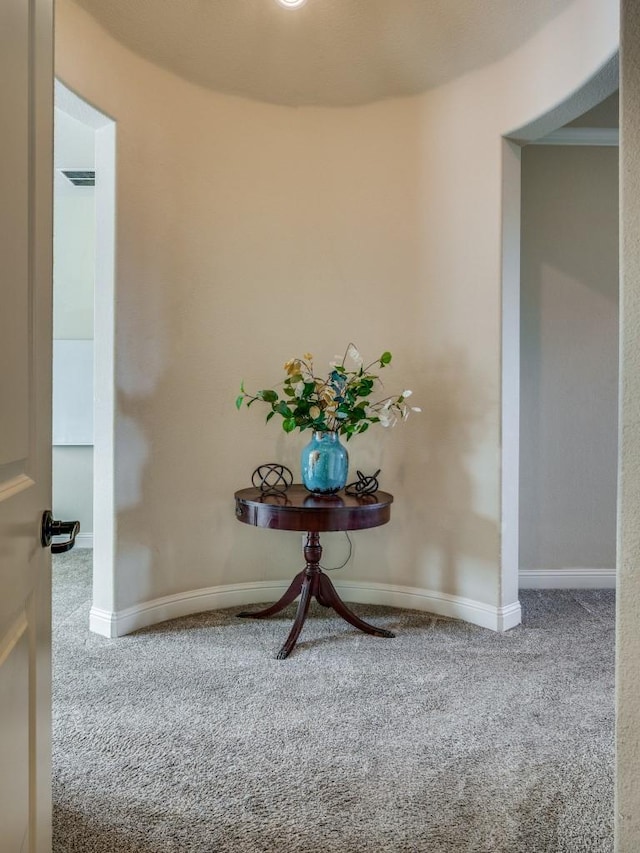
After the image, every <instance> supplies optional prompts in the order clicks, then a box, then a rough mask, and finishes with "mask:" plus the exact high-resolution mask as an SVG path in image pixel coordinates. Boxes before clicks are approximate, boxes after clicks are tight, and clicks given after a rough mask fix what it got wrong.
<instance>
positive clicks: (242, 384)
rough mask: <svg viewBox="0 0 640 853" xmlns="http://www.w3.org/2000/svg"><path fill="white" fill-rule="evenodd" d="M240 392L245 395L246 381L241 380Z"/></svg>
mask: <svg viewBox="0 0 640 853" xmlns="http://www.w3.org/2000/svg"><path fill="white" fill-rule="evenodd" d="M240 390H241V391H242V393H243V394H244V379H241V380H240Z"/></svg>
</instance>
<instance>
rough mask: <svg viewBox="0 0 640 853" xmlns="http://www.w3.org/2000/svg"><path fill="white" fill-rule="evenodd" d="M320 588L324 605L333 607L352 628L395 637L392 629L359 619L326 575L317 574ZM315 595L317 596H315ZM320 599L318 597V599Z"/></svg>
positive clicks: (378, 635)
mask: <svg viewBox="0 0 640 853" xmlns="http://www.w3.org/2000/svg"><path fill="white" fill-rule="evenodd" d="M319 583H320V589H319V590H318V591H319V593H320V596H321V598H322V599H323V601H326V602H327V604H325V607H333V609H334V610H335V611H336V613H337V614H338V616H342V618H343V619H344V620H345V622H348V623H349V624H350V625H353V627H354V628H359V629H360V630H361V631H364V632H365V634H373V635H374V636H376V637H395V634H394V633H393V632H392V631H387V630H386V628H376V627H375V625H370V624H369V623H368V622H365V621H364V619H360V617H359V616H356V614H355V613H352V612H351V610H349V608H348V607H347V605H346V604H345V603H344V601H343V600H342V599H341V598H340V596H339V595H338V593H337V591H336V588H335V587H334V585H333V584H332V583H331V580H330V578H329V577H327V575H325V574H320V575H319ZM316 597H317V596H316ZM318 600H320V599H318Z"/></svg>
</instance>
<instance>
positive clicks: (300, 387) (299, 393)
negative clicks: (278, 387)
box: [293, 381, 304, 398]
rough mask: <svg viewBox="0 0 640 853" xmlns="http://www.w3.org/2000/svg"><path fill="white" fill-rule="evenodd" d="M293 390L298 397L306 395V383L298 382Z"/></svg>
mask: <svg viewBox="0 0 640 853" xmlns="http://www.w3.org/2000/svg"><path fill="white" fill-rule="evenodd" d="M293 390H294V392H295V395H296V397H298V398H300V397H302V395H303V394H304V382H302V381H300V382H298V383H297V384H296V386H295V387H294V389H293Z"/></svg>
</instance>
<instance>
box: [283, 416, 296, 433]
mask: <svg viewBox="0 0 640 853" xmlns="http://www.w3.org/2000/svg"><path fill="white" fill-rule="evenodd" d="M295 428H296V419H295V418H285V419H284V420H283V421H282V429H283V430H284V431H285V432H293V430H294V429H295Z"/></svg>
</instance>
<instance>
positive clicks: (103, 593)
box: [55, 80, 116, 627]
mask: <svg viewBox="0 0 640 853" xmlns="http://www.w3.org/2000/svg"><path fill="white" fill-rule="evenodd" d="M55 104H56V107H59V108H60V109H62V110H63V111H64V112H65V113H67V114H68V115H70V116H72V118H75V119H77V120H78V121H80V122H82V123H83V124H85V125H89V126H90V127H92V128H93V129H94V130H95V171H96V186H95V206H96V240H95V292H94V369H93V373H94V403H93V428H94V438H93V606H94V607H98V608H100V609H102V610H107V611H109V612H112V611H113V610H115V595H114V588H115V581H114V566H115V504H114V425H115V350H114V348H115V324H114V316H115V215H116V207H115V204H116V123H115V121H114V120H113V119H111V118H109V117H108V116H106V115H104V113H102V112H100V111H99V110H97V109H95V107H93V106H91V105H90V104H89V103H87V101H85V100H84V99H83V98H81V97H80V96H79V95H77V94H75V93H74V92H72V91H71V89H69V88H68V87H67V86H65V85H64V84H63V83H61V82H60V81H59V80H56V83H55ZM90 627H91V626H90Z"/></svg>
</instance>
